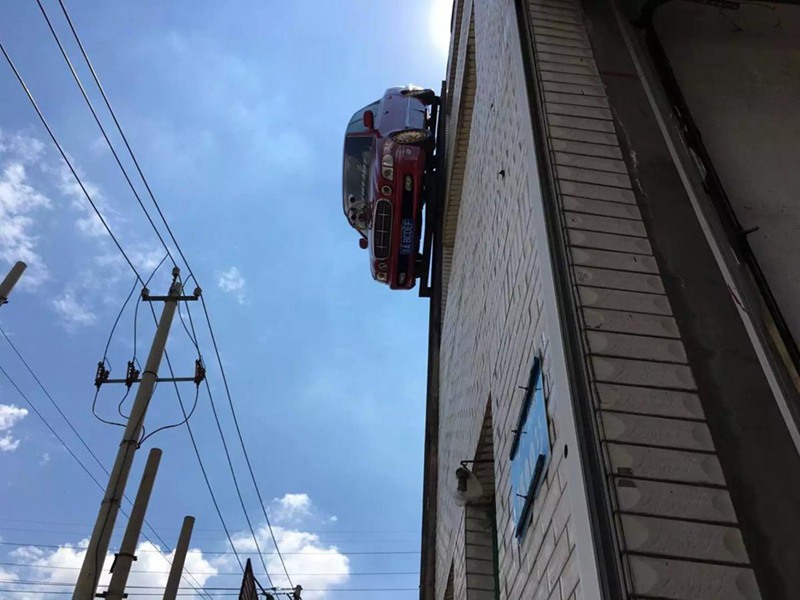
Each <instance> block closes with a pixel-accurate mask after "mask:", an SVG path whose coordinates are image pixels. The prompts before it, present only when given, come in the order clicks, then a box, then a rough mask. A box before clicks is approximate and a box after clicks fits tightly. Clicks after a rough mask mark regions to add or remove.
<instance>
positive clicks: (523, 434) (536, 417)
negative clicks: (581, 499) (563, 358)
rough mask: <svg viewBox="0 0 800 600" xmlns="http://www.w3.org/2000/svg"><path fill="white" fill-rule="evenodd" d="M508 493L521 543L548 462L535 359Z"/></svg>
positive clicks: (538, 366) (515, 443)
mask: <svg viewBox="0 0 800 600" xmlns="http://www.w3.org/2000/svg"><path fill="white" fill-rule="evenodd" d="M510 459H511V493H512V495H513V497H512V503H511V504H512V507H513V509H514V522H515V524H516V529H515V531H516V535H517V539H522V538H523V537H524V535H525V530H526V529H527V527H528V523H529V522H530V511H531V509H532V508H533V501H534V499H535V498H536V495H537V494H538V492H539V487H540V485H541V482H542V479H543V478H544V473H545V470H546V469H547V463H548V461H549V459H550V434H549V431H548V428H547V408H546V407H545V399H544V390H543V388H542V361H541V360H540V359H539V357H536V358H535V359H534V361H533V367H532V368H531V376H530V380H529V381H528V387H527V391H526V393H525V399H524V400H523V402H522V410H521V411H520V414H519V419H518V420H517V428H516V430H515V433H514V440H513V441H512V443H511V456H510Z"/></svg>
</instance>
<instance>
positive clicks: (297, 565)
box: [226, 525, 350, 600]
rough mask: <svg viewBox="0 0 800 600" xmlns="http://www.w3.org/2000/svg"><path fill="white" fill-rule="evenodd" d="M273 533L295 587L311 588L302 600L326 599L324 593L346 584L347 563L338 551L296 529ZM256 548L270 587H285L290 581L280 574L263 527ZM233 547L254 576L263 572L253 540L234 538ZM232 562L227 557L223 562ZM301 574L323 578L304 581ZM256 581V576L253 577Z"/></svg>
mask: <svg viewBox="0 0 800 600" xmlns="http://www.w3.org/2000/svg"><path fill="white" fill-rule="evenodd" d="M272 531H273V533H274V534H275V540H276V541H277V542H278V548H280V551H281V553H282V554H283V561H284V563H285V565H286V570H287V571H288V572H289V575H291V576H292V583H293V584H294V585H302V586H303V587H304V588H312V589H313V591H312V590H311V589H310V590H308V591H305V592H303V599H304V600H321V599H322V598H327V597H328V594H327V591H328V590H329V589H331V588H332V587H334V586H336V585H341V584H343V583H345V582H346V581H347V580H348V578H349V576H350V559H349V558H348V557H347V556H346V555H345V554H343V553H342V552H340V551H339V549H338V548H337V547H336V546H328V545H326V544H324V543H322V542H321V541H320V538H319V536H318V535H316V534H314V533H311V532H308V531H302V530H300V529H299V528H298V529H291V528H285V527H282V526H280V525H273V527H272ZM256 539H257V540H258V547H259V548H260V549H261V552H262V553H263V555H264V557H265V558H264V560H265V562H266V565H267V570H268V571H269V573H270V575H271V576H272V581H273V584H274V585H275V586H276V587H288V586H289V581H288V580H287V579H286V575H285V573H284V570H283V564H282V563H281V559H280V557H279V556H278V555H277V554H276V553H275V545H274V544H273V543H272V536H271V535H270V532H269V529H268V528H267V527H266V526H262V527H260V528H258V529H257V530H256ZM233 543H234V546H235V547H236V549H237V550H238V551H239V552H240V554H249V555H250V558H251V559H252V561H253V569H254V570H255V572H256V573H258V571H259V570H262V571H263V567H261V561H260V559H259V558H257V555H256V554H255V550H256V543H255V541H254V540H253V537H252V536H248V535H244V534H243V535H239V536H235V537H234V538H233ZM230 560H232V559H231V558H229V557H226V562H230ZM303 573H320V574H324V575H320V576H315V577H314V578H313V579H311V580H309V581H306V580H304V579H303V576H302V574H303ZM256 576H257V577H258V575H256Z"/></svg>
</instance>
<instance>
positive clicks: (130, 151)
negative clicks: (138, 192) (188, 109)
mask: <svg viewBox="0 0 800 600" xmlns="http://www.w3.org/2000/svg"><path fill="white" fill-rule="evenodd" d="M37 1H38V0H37ZM58 3H59V5H60V6H61V11H62V12H63V13H64V17H65V18H66V20H67V23H68V24H69V28H70V31H72V35H73V36H74V37H75V41H76V42H77V44H78V48H79V49H80V51H81V55H82V56H83V59H84V60H85V61H86V65H87V66H88V67H89V71H90V72H91V74H92V79H94V82H95V84H96V85H97V89H98V90H99V91H100V94H101V96H102V97H103V101H104V102H105V105H106V108H107V109H108V112H109V113H110V114H111V118H112V119H113V120H114V125H116V127H117V131H119V134H120V137H121V138H122V141H123V143H124V144H125V148H126V149H127V150H128V154H130V157H131V160H132V161H133V164H134V165H135V166H136V171H137V172H138V173H139V177H141V178H142V183H144V186H145V189H147V193H148V194H149V196H150V199H151V200H152V201H153V206H155V208H156V211H158V215H159V216H160V217H161V221H162V222H163V223H164V227H165V228H166V230H167V233H168V234H169V237H170V239H171V240H172V243H173V244H175V248H176V249H177V250H178V254H179V255H180V257H181V259H182V260H183V263H184V264H185V265H186V270H187V271H188V272H189V277H190V278H191V279H194V280H195V283H197V279H196V278H195V276H194V273H193V272H192V268H191V267H190V266H189V261H188V260H186V256H185V255H184V253H183V250H182V249H181V247H180V244H178V240H177V239H175V235H174V234H173V233H172V229H171V228H170V226H169V223H168V222H167V219H166V217H165V216H164V213H163V212H162V210H161V207H160V206H159V205H158V201H157V200H156V197H155V194H153V190H152V189H151V188H150V184H149V183H148V181H147V178H146V177H145V176H144V172H143V171H142V168H141V167H140V166H139V161H138V160H136V155H135V154H134V153H133V149H132V148H131V145H130V144H129V143H128V138H127V136H126V135H125V132H124V131H123V129H122V125H120V122H119V119H117V113H116V112H115V111H114V108H113V107H112V106H111V102H110V101H109V99H108V96H107V95H106V92H105V90H104V89H103V86H102V84H101V83H100V78H99V77H98V75H97V72H96V71H95V69H94V65H93V64H92V61H91V60H89V55H88V54H87V52H86V49H85V48H84V46H83V42H82V41H81V38H80V36H79V35H78V32H77V30H76V29H75V25H74V24H73V22H72V19H71V18H70V16H69V12H68V11H67V7H66V6H65V5H64V2H63V1H62V0H58ZM142 208H144V206H142ZM145 212H147V211H145ZM148 219H149V216H148ZM151 224H152V221H151ZM153 227H154V228H155V225H153ZM165 246H166V245H165ZM173 262H174V261H173Z"/></svg>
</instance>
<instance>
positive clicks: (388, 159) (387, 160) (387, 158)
mask: <svg viewBox="0 0 800 600" xmlns="http://www.w3.org/2000/svg"><path fill="white" fill-rule="evenodd" d="M381 164H382V165H383V166H384V167H393V166H394V156H392V155H391V154H384V155H383V158H382V159H381Z"/></svg>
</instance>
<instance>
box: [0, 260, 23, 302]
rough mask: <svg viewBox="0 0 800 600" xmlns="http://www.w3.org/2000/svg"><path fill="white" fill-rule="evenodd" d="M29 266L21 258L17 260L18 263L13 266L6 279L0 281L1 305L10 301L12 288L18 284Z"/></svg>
mask: <svg viewBox="0 0 800 600" xmlns="http://www.w3.org/2000/svg"><path fill="white" fill-rule="evenodd" d="M27 267H28V265H26V264H25V263H24V262H22V261H21V260H19V261H17V262H16V264H14V266H13V267H11V270H10V271H9V272H8V275H6V277H5V279H3V281H2V282H0V306H2V305H3V304H5V303H7V302H8V296H9V295H10V294H11V290H13V289H14V286H15V285H17V282H18V281H19V278H20V277H22V273H23V272H24V271H25V269H26V268H27Z"/></svg>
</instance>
